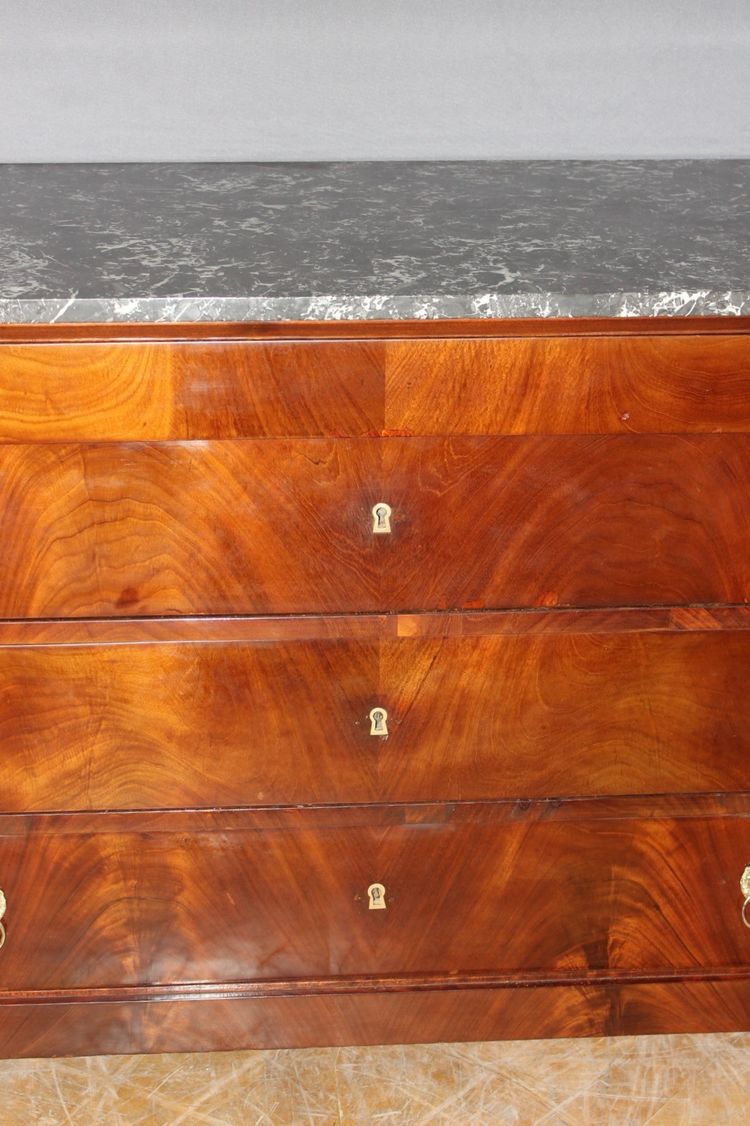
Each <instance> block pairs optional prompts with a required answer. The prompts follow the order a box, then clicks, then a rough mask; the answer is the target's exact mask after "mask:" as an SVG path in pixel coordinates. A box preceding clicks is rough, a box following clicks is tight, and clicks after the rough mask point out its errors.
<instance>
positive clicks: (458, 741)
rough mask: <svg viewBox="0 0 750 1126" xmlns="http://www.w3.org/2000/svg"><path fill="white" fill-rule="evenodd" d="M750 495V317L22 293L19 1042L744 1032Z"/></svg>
mask: <svg viewBox="0 0 750 1126" xmlns="http://www.w3.org/2000/svg"><path fill="white" fill-rule="evenodd" d="M377 501H387V502H388V503H389V504H391V505H392V507H393V532H392V535H390V536H383V537H381V536H373V535H372V524H371V516H370V509H371V507H372V505H373V504H374V503H376V502H377ZM748 527H750V319H748V318H684V319H681V318H664V319H654V320H647V321H643V320H629V319H622V320H582V321H577V320H569V321H565V320H555V321H547V322H545V321H539V320H527V321H455V322H445V321H442V322H434V323H432V324H430V323H424V322H418V323H417V322H413V323H399V322H381V323H378V322H367V323H363V322H357V323H350V324H330V323H329V324H309V323H305V324H255V325H231V324H227V325H166V326H144V325H90V326H76V325H72V326H58V325H49V326H0V532H1V533H2V543H3V551H2V552H0V887H2V889H3V891H4V893H5V895H6V896H7V912H6V915H5V918H4V920H3V921H4V924H5V925H6V926H7V935H8V938H7V943H6V946H5V948H4V949H3V950H2V952H0V985H1V988H0V1011H1V1014H2V1017H1V1019H0V1054H2V1055H6V1056H7V1055H10V1056H34V1055H46V1054H65V1053H82V1054H83V1053H100V1052H128V1051H188V1050H195V1049H230V1048H241V1047H266V1048H269V1047H279V1046H291V1045H299V1046H310V1045H316V1044H348V1043H353V1042H354V1043H363V1044H364V1043H383V1042H393V1043H405V1042H419V1041H427V1040H445V1039H448V1040H457V1039H467V1040H470V1039H487V1038H494V1037H517V1038H523V1037H538V1036H585V1035H601V1034H619V1033H635V1032H639V1033H643V1032H677V1031H679V1032H691V1031H731V1030H739V1029H747V1028H748V1027H750V930H748V929H747V928H746V927H744V926H743V924H742V921H741V907H742V896H741V892H740V886H739V879H740V875H741V873H742V871H743V869H744V867H745V865H746V864H748V863H750V767H748V765H747V764H748V762H750V755H748V750H750V747H749V746H748V742H749V738H748V735H747V732H748V730H750V703H749V702H748V701H749V700H750V694H748V693H747V692H746V691H745V684H744V682H745V679H746V677H745V670H746V669H747V667H748V663H749V661H748V658H749V656H750V652H749V649H750V640H749V639H750V605H749V604H750V553H748V549H747V544H748V532H747V529H748ZM376 704H377V705H380V706H382V707H386V708H387V710H388V718H389V731H390V734H389V737H388V739H387V740H380V739H374V738H373V737H372V736H370V735H369V733H368V726H369V723H368V712H369V710H370V708H371V707H373V706H375V705H376ZM76 811H77V812H76ZM373 882H380V883H383V884H384V886H385V889H386V890H385V895H386V902H387V909H386V910H385V911H370V910H368V906H367V889H368V886H369V885H370V884H371V883H373Z"/></svg>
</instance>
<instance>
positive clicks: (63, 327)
mask: <svg viewBox="0 0 750 1126" xmlns="http://www.w3.org/2000/svg"><path fill="white" fill-rule="evenodd" d="M712 332H721V333H725V334H726V333H733V334H739V333H748V332H750V317H735V316H728V317H549V318H546V317H524V318H517V319H513V320H505V319H502V320H499V319H498V320H495V319H484V318H476V319H475V318H465V319H461V320H450V319H445V320H419V321H400V320H390V321H362V320H360V321H269V322H260V321H256V322H248V323H231V322H227V323H222V322H205V323H204V322H198V323H189V324H187V323H186V324H181V323H178V324H129V323H123V324H114V323H108V324H6V325H0V343H3V342H5V343H14V344H15V343H32V344H33V343H37V342H38V343H51V342H60V343H63V342H66V341H114V340H137V341H149V340H320V339H325V340H352V339H356V340H397V339H409V338H412V337H417V338H426V337H432V338H440V337H443V338H459V337H465V338H469V339H470V338H477V337H483V336H505V337H511V336H630V335H634V334H635V335H638V334H648V335H665V334H671V333H681V334H682V335H704V334H706V333H712Z"/></svg>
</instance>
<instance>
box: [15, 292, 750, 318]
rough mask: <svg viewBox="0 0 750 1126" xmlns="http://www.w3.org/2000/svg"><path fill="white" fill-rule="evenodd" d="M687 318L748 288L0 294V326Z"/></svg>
mask: <svg viewBox="0 0 750 1126" xmlns="http://www.w3.org/2000/svg"><path fill="white" fill-rule="evenodd" d="M688 316H691V317H695V316H707V317H717V316H719V317H730V316H736V317H740V316H750V291H737V290H725V291H717V290H710V289H705V290H704V289H698V290H697V289H684V290H674V289H673V290H664V291H660V292H651V293H649V292H642V293H607V294H562V293H509V294H499V293H485V294H481V295H437V296H435V295H428V294H414V295H398V296H383V295H370V294H367V295H362V294H349V295H341V294H330V295H325V294H319V295H315V296H301V297H290V296H282V297H128V298H117V299H115V298H111V297H101V298H99V297H78V296H75V295H74V296H70V297H67V298H46V297H40V298H38V299H27V298H22V299H21V298H19V299H7V300H3V299H2V298H0V325H3V324H7V325H10V324H124V323H132V324H179V323H200V322H204V323H208V322H214V323H216V322H225V323H226V322H231V323H250V322H259V321H265V322H270V321H276V322H280V321H358V320H362V321H368V320H440V319H454V318H455V319H464V318H469V319H470V318H477V319H481V318H484V319H495V318H497V319H506V318H507V319H513V318H526V317H539V318H551V317H688Z"/></svg>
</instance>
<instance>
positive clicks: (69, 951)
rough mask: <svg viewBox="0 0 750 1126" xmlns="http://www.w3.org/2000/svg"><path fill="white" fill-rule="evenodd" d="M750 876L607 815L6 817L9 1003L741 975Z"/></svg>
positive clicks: (733, 841) (728, 819)
mask: <svg viewBox="0 0 750 1126" xmlns="http://www.w3.org/2000/svg"><path fill="white" fill-rule="evenodd" d="M621 804H622V803H621ZM667 804H668V803H667ZM704 805H705V800H704ZM643 807H644V803H643V802H642V803H641V805H640V806H639V809H640V810H641V813H643ZM574 813H575V819H571V818H572V817H573V815H574ZM749 861H750V812H748V813H745V814H743V815H738V814H737V813H736V811H735V814H734V815H733V816H726V815H725V814H723V813H721V812H720V811H718V810H717V811H716V812H714V813H710V814H709V813H703V814H701V815H694V816H686V817H683V816H676V815H674V813H672V814H671V815H667V814H663V813H662V814H658V815H654V816H652V817H651V818H650V819H647V820H646V819H643V817H642V816H635V815H633V816H627V815H623V814H619V813H618V814H617V815H615V816H613V815H612V814H611V811H610V812H609V813H607V807H606V806H603V807H600V806H598V805H597V803H595V802H589V803H569V804H567V805H566V804H563V805H562V806H560V805H558V806H556V807H550V806H549V805H545V804H544V803H536V804H534V803H531V804H528V805H526V806H523V807H521V806H518V805H513V804H510V803H509V804H498V805H492V804H476V805H465V806H456V807H453V808H450V807H444V806H433V807H430V806H421V807H420V806H414V807H410V806H401V807H367V808H364V809H363V808H359V809H354V808H353V809H338V810H335V809H308V810H287V811H279V810H277V811H257V812H254V813H247V812H235V813H231V812H230V813H214V814H193V815H187V814H177V813H170V814H161V815H151V817H150V819H148V818H147V817H146V816H145V815H143V814H138V815H136V814H130V815H127V814H123V815H100V816H98V817H93V816H89V815H71V816H40V817H36V818H29V819H24V818H21V817H3V818H0V887H2V888H3V890H4V892H5V895H6V898H7V909H6V915H5V919H4V923H5V927H6V930H7V940H6V942H5V945H4V948H3V949H2V951H0V988H2V990H4V991H5V992H6V993H7V992H9V991H10V992H12V991H14V990H47V989H77V988H82V987H117V986H122V985H135V984H139V985H148V984H160V983H161V984H166V983H194V982H226V981H264V980H265V981H267V980H273V979H298V978H330V977H336V978H339V977H342V976H360V975H375V976H381V975H382V976H389V975H407V976H408V975H417V976H425V975H426V976H427V977H431V976H438V977H441V976H442V977H444V976H446V975H456V974H458V975H461V974H476V973H479V974H484V973H487V974H523V973H533V974H537V975H538V974H539V973H543V974H546V975H549V977H550V979H551V980H552V979H555V978H556V977H560V976H564V975H566V974H567V975H570V974H574V975H575V974H579V975H584V976H585V975H587V974H590V973H591V972H592V971H601V970H608V971H612V972H614V973H615V974H618V973H624V974H627V973H631V972H646V973H649V972H654V971H681V970H690V969H695V968H696V967H709V968H710V967H725V968H726V967H744V966H748V965H750V930H748V929H747V927H745V926H744V925H743V923H742V919H741V908H742V897H741V894H740V887H739V880H740V876H741V874H742V871H743V869H744V867H745V865H746V864H747V863H748V862H749ZM372 885H380V886H376V887H374V888H373V886H372Z"/></svg>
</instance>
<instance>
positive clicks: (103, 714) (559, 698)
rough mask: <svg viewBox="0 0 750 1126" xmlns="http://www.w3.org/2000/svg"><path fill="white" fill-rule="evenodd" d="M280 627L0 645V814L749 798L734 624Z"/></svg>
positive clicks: (749, 637)
mask: <svg viewBox="0 0 750 1126" xmlns="http://www.w3.org/2000/svg"><path fill="white" fill-rule="evenodd" d="M335 623H336V624H335V625H332V626H331V628H338V629H339V630H341V631H343V630H344V629H345V628H346V626H347V625H351V628H355V627H356V626H357V623H356V621H353V620H352V619H348V620H344V621H343V622H341V621H340V620H335ZM251 625H252V623H250V624H249V626H251ZM284 628H285V627H284V624H283V623H281V624H279V625H278V626H277V627H275V632H276V634H277V640H258V641H255V642H253V641H246V642H235V643H221V642H204V643H189V642H188V643H183V644H170V643H160V644H149V643H146V644H131V645H49V646H47V645H40V646H30V647H25V646H21V645H18V646H13V645H8V646H5V647H0V685H2V688H1V689H0V746H1V747H2V755H0V808H2V810H4V811H5V812H19V813H21V812H24V811H27V810H37V811H42V810H66V809H70V810H79V809H138V808H181V807H187V808H197V807H207V806H208V807H210V806H247V805H277V804H278V805H285V804H298V803H328V802H330V803H344V804H345V803H348V802H379V801H381V802H388V801H395V802H409V801H420V800H421V801H443V800H447V801H451V800H460V799H463V800H466V799H491V798H508V797H553V796H556V797H562V796H571V795H572V796H575V795H592V796H593V795H596V794H607V795H617V794H638V793H641V794H655V793H670V792H674V793H695V792H717V791H722V790H724V791H747V790H750V693H749V692H748V688H747V669H748V667H750V632H748V631H747V630H737V631H733V632H728V633H721V632H720V633H716V632H713V633H712V632H705V633H702V632H697V633H678V632H664V633H648V632H646V633H625V632H623V633H604V634H598V635H586V634H580V635H572V636H569V635H566V634H562V633H548V634H541V635H532V636H503V635H499V636H492V635H489V636H477V637H444V638H406V637H404V638H400V639H393V640H382V639H380V640H378V638H377V636H376V631H377V623H375V624H373V625H372V626H371V627H370V628H371V631H372V634H373V636H371V637H369V638H368V637H366V636H363V637H361V638H359V639H352V638H348V639H347V638H340V639H336V638H328V639H326V638H324V637H318V638H317V639H314V640H297V641H293V640H283V634H284ZM359 628H360V629H362V631H363V632H364V630H365V626H364V624H361V625H360V626H359ZM377 709H382V710H383V718H382V720H381V721H378V711H377ZM371 712H374V715H373V717H372V718H371V714H370V713H371ZM50 732H54V737H53V738H50ZM373 732H374V733H373Z"/></svg>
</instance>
